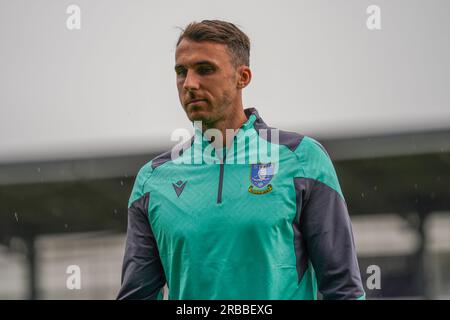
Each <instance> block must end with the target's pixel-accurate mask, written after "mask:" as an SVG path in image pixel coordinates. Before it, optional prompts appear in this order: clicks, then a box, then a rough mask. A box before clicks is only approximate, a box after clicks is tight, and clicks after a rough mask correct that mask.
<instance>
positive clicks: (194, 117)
mask: <svg viewBox="0 0 450 320" xmlns="http://www.w3.org/2000/svg"><path fill="white" fill-rule="evenodd" d="M188 118H189V120H191V121H207V119H209V115H208V112H206V111H204V110H190V111H189V112H188Z"/></svg>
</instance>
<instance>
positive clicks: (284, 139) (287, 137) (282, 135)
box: [244, 108, 304, 151]
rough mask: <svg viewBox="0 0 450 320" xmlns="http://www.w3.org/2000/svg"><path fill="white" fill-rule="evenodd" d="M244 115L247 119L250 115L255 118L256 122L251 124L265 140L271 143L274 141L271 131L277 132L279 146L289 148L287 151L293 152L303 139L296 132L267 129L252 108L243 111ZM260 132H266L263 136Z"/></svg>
mask: <svg viewBox="0 0 450 320" xmlns="http://www.w3.org/2000/svg"><path fill="white" fill-rule="evenodd" d="M244 112H245V115H246V116H247V117H250V116H251V115H255V116H256V120H255V122H254V123H253V127H254V128H255V130H256V131H257V132H258V134H259V135H260V136H261V137H262V138H264V139H266V140H267V141H269V142H271V143H273V142H274V141H272V140H273V139H272V132H271V129H273V130H278V132H279V136H278V138H279V142H278V143H279V144H282V145H284V146H286V147H288V148H289V150H291V151H295V149H297V147H298V145H299V144H300V142H301V141H302V139H303V137H304V136H303V135H301V134H298V133H296V132H290V131H284V130H279V129H276V128H272V127H269V126H268V125H267V124H266V123H265V122H264V120H263V119H262V118H261V117H260V116H259V114H258V111H257V110H256V109H254V108H249V109H245V110H244ZM261 130H266V132H264V134H261Z"/></svg>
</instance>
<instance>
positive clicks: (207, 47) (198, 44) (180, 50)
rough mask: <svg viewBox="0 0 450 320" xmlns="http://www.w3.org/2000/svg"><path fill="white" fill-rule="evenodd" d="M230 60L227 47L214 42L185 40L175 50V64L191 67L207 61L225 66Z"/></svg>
mask: <svg viewBox="0 0 450 320" xmlns="http://www.w3.org/2000/svg"><path fill="white" fill-rule="evenodd" d="M229 59H230V55H229V53H228V48H227V46H226V45H225V44H222V43H217V42H212V41H191V40H187V39H183V40H181V42H180V44H179V45H178V47H177V48H176V50H175V62H176V63H177V64H182V65H190V64H194V63H196V62H198V61H205V60H207V61H211V62H214V63H216V64H223V63H226V62H229Z"/></svg>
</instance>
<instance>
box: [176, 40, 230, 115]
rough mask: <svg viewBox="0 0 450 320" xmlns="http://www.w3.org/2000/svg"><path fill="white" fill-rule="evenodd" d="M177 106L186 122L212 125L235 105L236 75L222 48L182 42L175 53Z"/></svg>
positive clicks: (207, 42) (210, 43) (213, 45)
mask: <svg viewBox="0 0 450 320" xmlns="http://www.w3.org/2000/svg"><path fill="white" fill-rule="evenodd" d="M175 72H176V74H177V88H178V95H179V98H180V102H181V104H182V106H183V108H184V111H185V112H186V114H187V116H188V118H189V120H191V121H203V122H204V123H205V124H214V123H215V122H217V121H218V120H221V119H223V118H224V117H225V114H226V112H229V111H231V108H230V107H231V106H232V105H233V104H234V103H235V102H236V101H238V91H239V89H238V86H237V80H238V73H237V70H236V68H235V67H234V66H233V65H232V63H231V57H230V54H229V52H228V49H227V47H226V45H224V44H221V43H216V42H211V41H201V42H195V41H190V40H187V39H183V40H182V41H181V42H180V44H179V45H178V47H177V49H176V52H175Z"/></svg>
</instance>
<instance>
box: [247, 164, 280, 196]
mask: <svg viewBox="0 0 450 320" xmlns="http://www.w3.org/2000/svg"><path fill="white" fill-rule="evenodd" d="M274 174H275V167H274V164H273V163H264V164H263V163H258V164H252V165H251V169H250V182H251V185H250V186H249V187H248V192H250V193H253V194H264V193H268V192H270V191H272V189H273V187H272V185H271V184H270V183H269V182H270V181H271V180H272V178H273V176H274Z"/></svg>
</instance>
